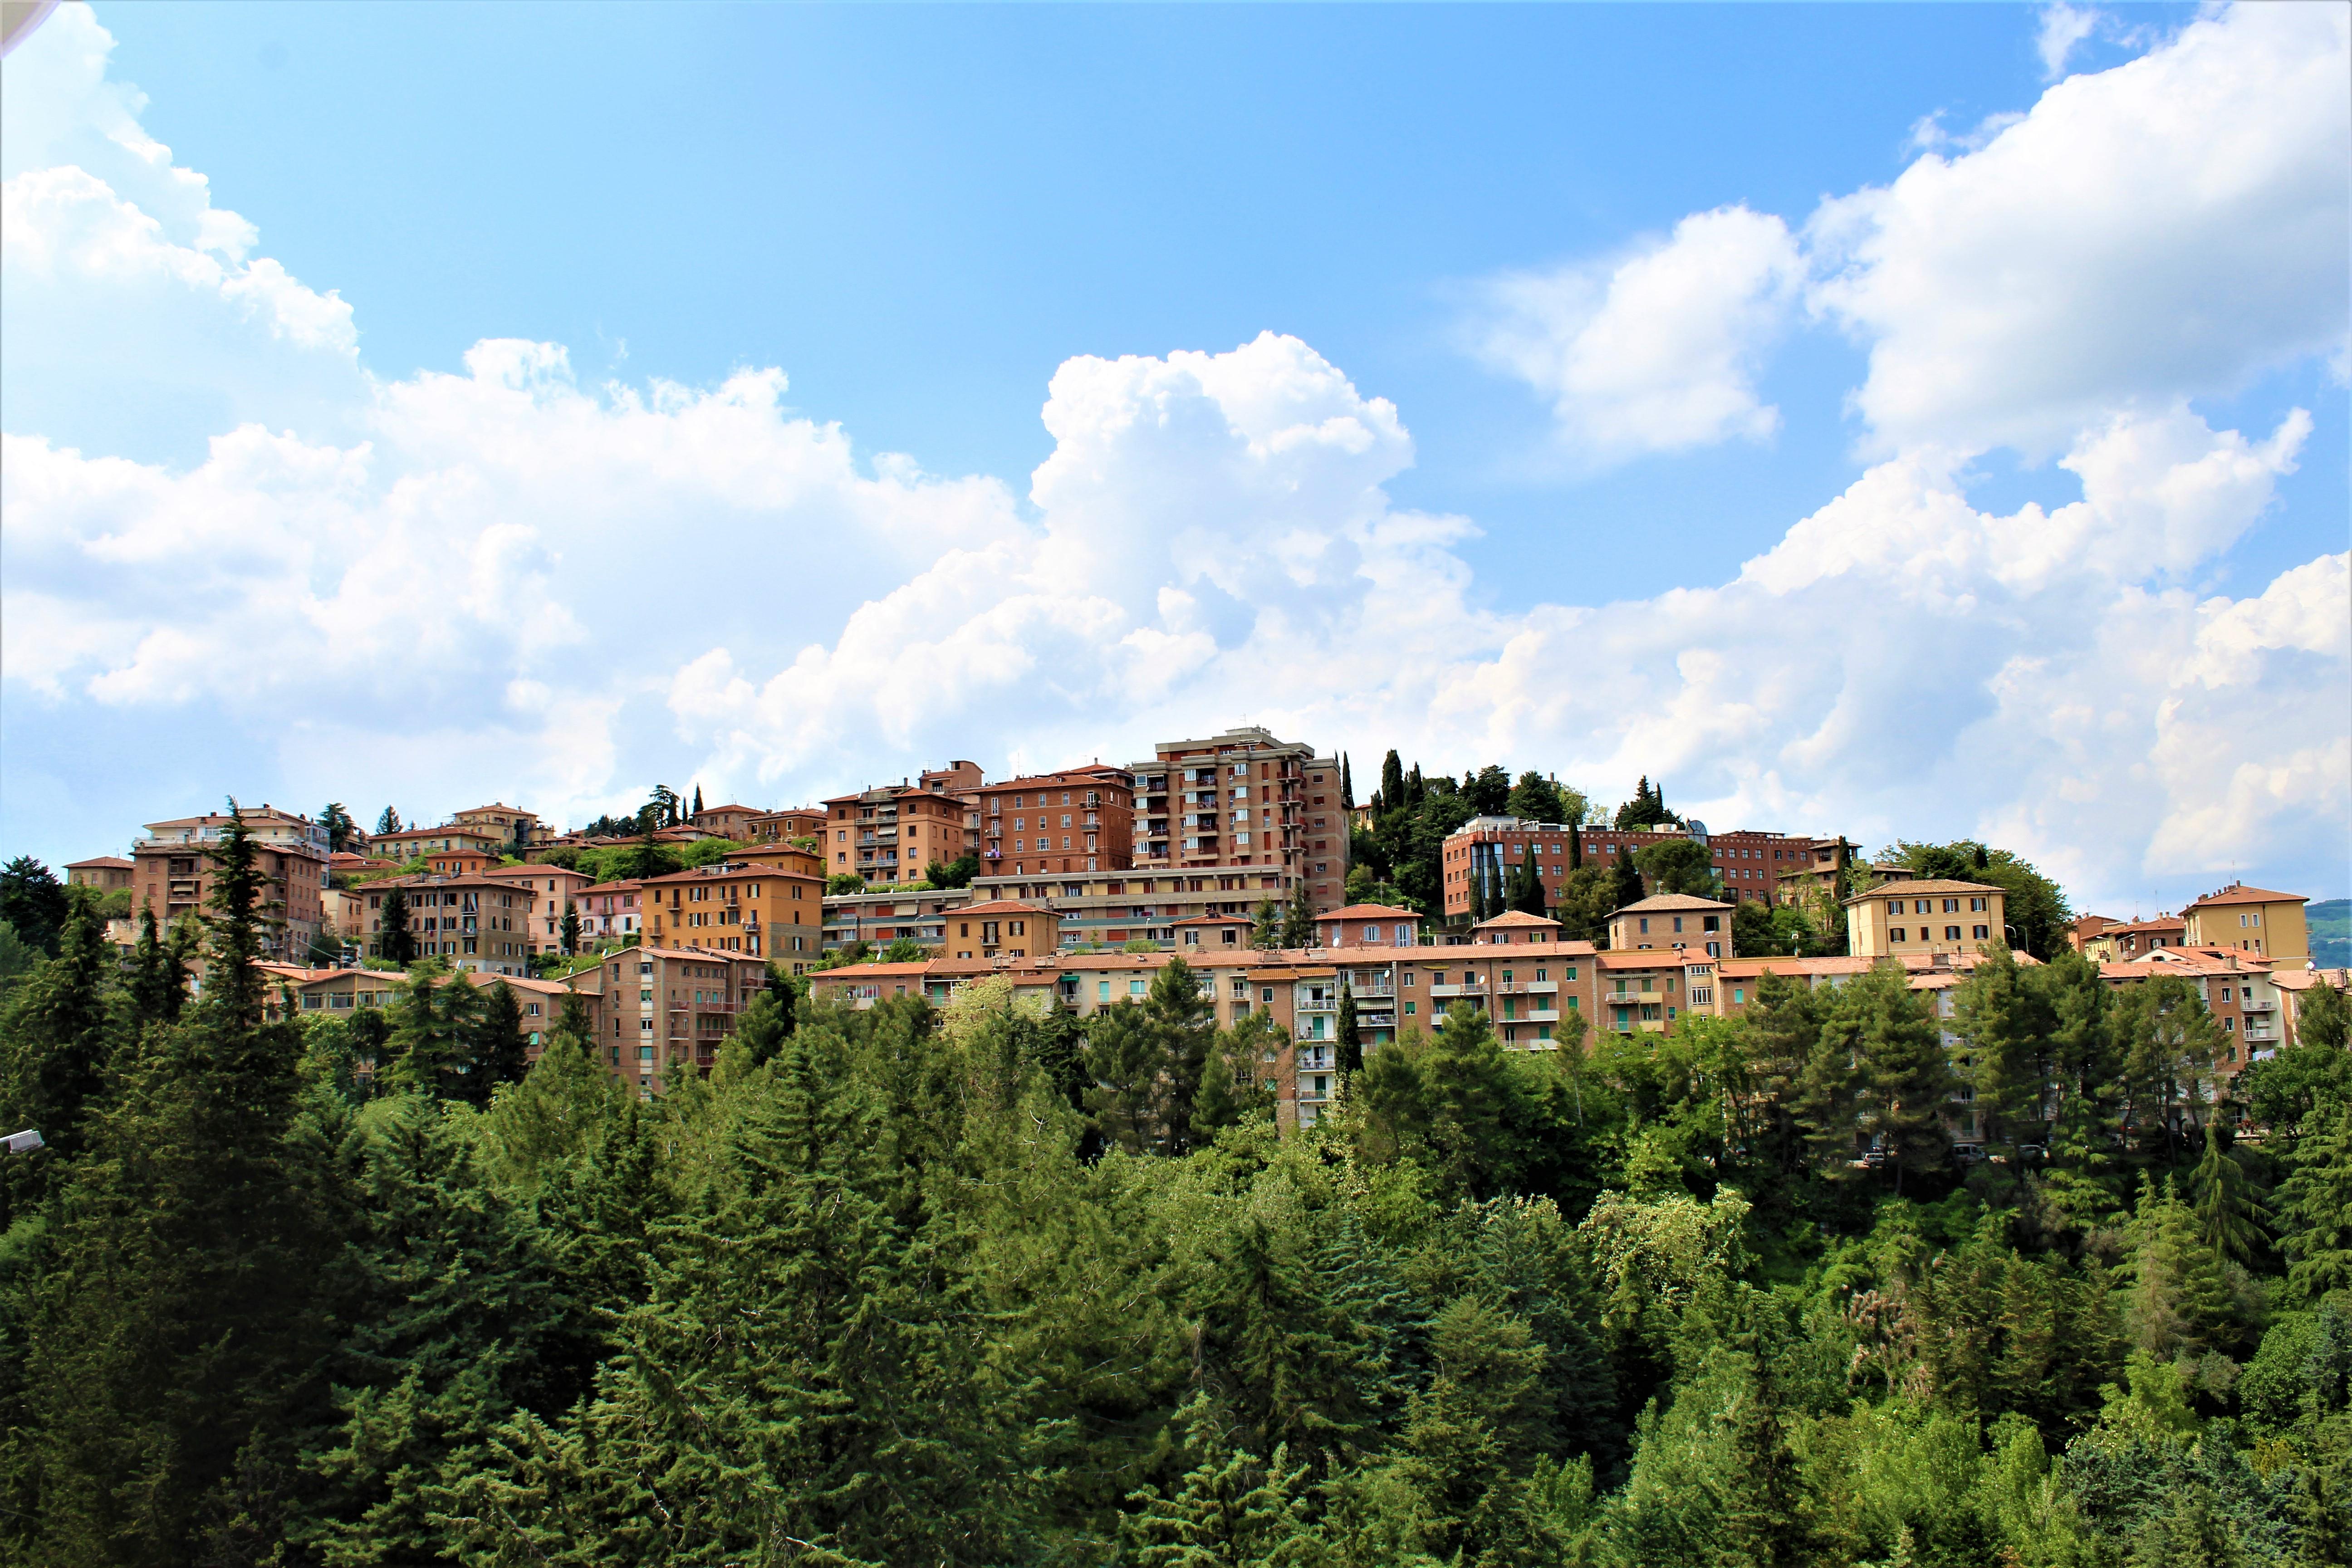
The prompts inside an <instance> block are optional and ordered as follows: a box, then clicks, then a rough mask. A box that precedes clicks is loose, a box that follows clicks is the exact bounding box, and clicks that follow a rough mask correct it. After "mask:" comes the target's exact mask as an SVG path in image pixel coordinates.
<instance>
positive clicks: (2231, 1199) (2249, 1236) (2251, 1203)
mask: <svg viewBox="0 0 2352 1568" xmlns="http://www.w3.org/2000/svg"><path fill="white" fill-rule="evenodd" d="M2189 1190H2190V1191H2191V1192H2192V1193H2194V1194H2196V1199H2197V1234H2198V1237H2200V1239H2201V1240H2202V1241H2203V1242H2204V1243H2205V1245H2206V1246H2208V1247H2211V1248H2212V1249H2213V1251H2214V1254H2215V1256H2217V1257H2222V1258H2236V1259H2237V1260H2238V1261H2239V1262H2241V1263H2251V1262H2252V1261H2253V1257H2254V1253H2255V1250H2256V1249H2257V1248H2259V1247H2261V1246H2262V1245H2263V1221H2265V1220H2267V1219H2269V1218H2270V1217H2271V1215H2270V1211H2269V1210H2268V1209H2266V1208H2264V1207H2263V1202H2262V1199H2261V1198H2259V1197H2257V1196H2256V1195H2255V1194H2254V1190H2253V1183H2252V1180H2251V1178H2249V1177H2248V1176H2247V1174H2246V1168H2245V1167H2244V1166H2243V1165H2241V1164H2240V1163H2238V1162H2237V1161H2236V1160H2235V1159H2233V1158H2231V1154H2230V1152H2229V1151H2228V1150H2227V1149H2224V1148H2223V1147H2222V1146H2221V1124H2220V1123H2218V1122H2213V1121H2209V1122H2207V1123H2206V1124H2205V1157H2204V1158H2203V1159H2201V1160H2200V1161H2199V1162H2198V1163H2197V1169H2196V1172H2195V1173H2193V1174H2192V1175H2191V1177H2190V1178H2189Z"/></svg>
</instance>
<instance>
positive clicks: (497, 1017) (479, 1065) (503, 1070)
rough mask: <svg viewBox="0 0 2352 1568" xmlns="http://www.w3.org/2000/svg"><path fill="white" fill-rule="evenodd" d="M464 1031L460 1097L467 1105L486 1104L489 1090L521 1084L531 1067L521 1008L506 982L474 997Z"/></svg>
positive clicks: (496, 983)
mask: <svg viewBox="0 0 2352 1568" xmlns="http://www.w3.org/2000/svg"><path fill="white" fill-rule="evenodd" d="M453 984H464V983H463V982H455V983H453ZM464 1028H465V1041H464V1044H463V1047H462V1049H463V1050H464V1053H465V1062H466V1065H465V1071H464V1078H463V1080H462V1081H463V1085H464V1087H463V1089H462V1098H463V1099H464V1100H466V1101H467V1103H468V1104H470V1105H475V1106H483V1105H488V1103H489V1102H490V1092H491V1090H493V1089H496V1088H498V1086H499V1085H500V1084H502V1083H520V1082H521V1081H522V1075H523V1073H524V1072H525V1071H526V1070H527V1069H528V1068H530V1049H529V1046H528V1044H527V1043H526V1042H525V1040H524V1039H523V1027H522V1007H521V1005H520V1004H519V1003H518V1002H517V1001H516V1000H515V994H514V992H513V990H512V989H511V988H509V986H508V984H507V983H506V982H505V981H503V980H500V981H494V982H493V983H491V984H489V985H488V986H487V987H485V988H484V989H483V990H482V991H480V992H479V993H478V994H476V996H475V998H474V1006H473V1007H472V1009H471V1016H469V1017H467V1019H466V1020H465V1025H464Z"/></svg>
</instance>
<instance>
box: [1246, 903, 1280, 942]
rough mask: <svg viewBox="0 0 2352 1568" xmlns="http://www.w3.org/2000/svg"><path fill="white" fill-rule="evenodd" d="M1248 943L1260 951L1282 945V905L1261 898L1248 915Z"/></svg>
mask: <svg viewBox="0 0 2352 1568" xmlns="http://www.w3.org/2000/svg"><path fill="white" fill-rule="evenodd" d="M1250 945H1251V946H1252V947H1255V948H1258V949H1260V950H1261V951H1263V950H1265V949H1268V948H1276V947H1280V946H1281V945H1282V906H1281V905H1280V904H1278V903H1276V902H1275V900H1272V899H1261V900H1258V906H1257V909H1256V910H1255V912H1253V913H1252V914H1251V916H1250Z"/></svg>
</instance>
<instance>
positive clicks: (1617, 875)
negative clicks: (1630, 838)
mask: <svg viewBox="0 0 2352 1568" xmlns="http://www.w3.org/2000/svg"><path fill="white" fill-rule="evenodd" d="M1610 875H1611V876H1612V878H1613V879H1615V882H1614V887H1613V888H1612V891H1611V893H1610V896H1611V897H1612V898H1613V899H1615V900H1616V901H1617V902H1616V909H1619V910H1622V909H1623V908H1624V907H1625V906H1626V905H1628V904H1638V903H1640V902H1641V901H1642V900H1643V898H1644V897H1645V896H1646V893H1645V890H1644V889H1643V886H1642V873H1641V872H1640V871H1639V870H1637V869H1635V868H1634V865H1633V855H1632V853H1631V852H1630V851H1628V850H1627V849H1626V847H1624V846H1623V845H1622V844H1620V845H1619V846H1617V863H1616V864H1615V865H1614V866H1612V867H1611V868H1610ZM1611 912H1612V913H1614V912H1615V910H1612V911H1611Z"/></svg>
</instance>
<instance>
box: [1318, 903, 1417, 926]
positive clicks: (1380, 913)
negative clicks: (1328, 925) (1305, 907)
mask: <svg viewBox="0 0 2352 1568" xmlns="http://www.w3.org/2000/svg"><path fill="white" fill-rule="evenodd" d="M1315 919H1316V920H1317V921H1318V922H1320V921H1417V920H1419V919H1421V917H1420V916H1419V915H1417V914H1414V913H1413V912H1412V910H1400V909H1393V908H1391V906H1389V905H1387V904H1349V906H1348V907H1347V908H1346V909H1344V910H1332V911H1331V912H1330V913H1329V914H1328V915H1317V916H1316V917H1315Z"/></svg>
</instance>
